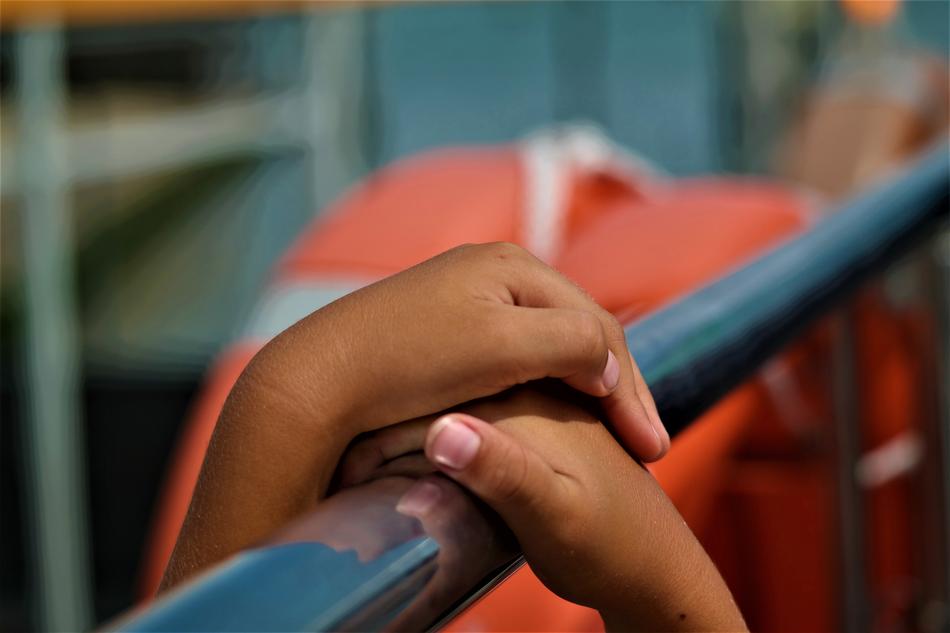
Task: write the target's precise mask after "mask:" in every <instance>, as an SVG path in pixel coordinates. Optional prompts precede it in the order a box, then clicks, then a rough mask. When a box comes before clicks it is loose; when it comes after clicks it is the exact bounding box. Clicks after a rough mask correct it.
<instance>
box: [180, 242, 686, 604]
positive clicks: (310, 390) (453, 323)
mask: <svg viewBox="0 0 950 633" xmlns="http://www.w3.org/2000/svg"><path fill="white" fill-rule="evenodd" d="M544 377H555V378H561V379H563V380H564V381H565V382H566V383H568V384H569V385H571V386H573V387H575V388H577V389H579V390H581V391H584V392H586V393H588V394H591V395H593V396H598V397H600V402H601V403H602V405H603V411H604V413H605V418H606V419H607V420H608V421H609V422H610V423H611V424H612V426H613V428H614V429H615V431H616V433H617V434H618V436H619V437H621V438H622V441H623V442H624V444H625V445H626V447H627V448H628V449H629V450H631V451H632V452H633V453H634V454H636V455H638V456H640V457H641V458H643V459H648V460H649V459H657V458H659V457H660V456H661V455H662V454H663V453H664V452H665V451H666V450H667V449H668V447H669V436H668V435H667V434H666V431H665V430H664V429H663V426H662V424H661V423H660V421H659V417H658V416H657V413H656V407H655V405H654V404H653V400H652V398H651V397H650V393H649V391H648V389H647V387H646V385H645V383H644V381H643V378H642V377H641V376H640V372H639V370H638V369H637V367H636V365H635V364H634V363H633V361H632V359H631V357H630V355H629V353H628V352H627V348H626V343H625V340H624V336H623V331H622V329H621V327H620V325H619V324H618V323H617V321H616V320H615V319H614V318H613V317H612V316H611V315H610V314H609V313H607V312H606V311H604V310H603V309H601V308H600V307H599V306H598V305H597V304H596V303H594V301H592V300H591V299H590V298H589V297H588V296H587V295H585V294H584V292H583V291H581V290H580V289H579V288H577V287H576V286H574V285H573V284H572V283H571V282H569V281H568V280H567V279H565V278H564V277H562V276H561V275H560V274H558V273H557V272H556V271H554V270H553V269H551V268H549V267H547V266H545V265H544V264H543V263H541V262H540V261H539V260H537V259H536V258H534V257H533V256H532V255H530V254H528V253H527V252H526V251H524V250H523V249H521V248H518V247H516V246H513V245H510V244H486V245H478V246H464V247H459V248H456V249H453V250H451V251H449V252H447V253H444V254H442V255H440V256H438V257H435V258H433V259H431V260H428V261H426V262H423V263H422V264H419V265H418V266H415V267H413V268H410V269H409V270H406V271H404V272H402V273H400V274H397V275H394V276H392V277H389V278H387V279H384V280H382V281H380V282H378V283H375V284H372V285H370V286H367V287H366V288H363V289H361V290H359V291H357V292H354V293H353V294H351V295H348V296H346V297H344V298H342V299H340V300H339V301H336V302H334V303H332V304H330V305H328V306H326V307H324V308H323V309H321V310H318V311H316V312H314V313H313V314H311V315H310V316H308V317H306V318H305V319H302V320H301V321H299V322H298V323H297V324H295V325H294V326H293V327H291V328H290V329H288V330H287V331H285V332H283V333H282V334H280V335H279V336H277V337H276V338H275V339H274V340H272V341H271V342H270V343H268V344H267V345H266V346H265V347H264V348H263V349H262V350H261V352H260V353H259V354H258V355H257V356H256V357H255V358H254V360H253V361H252V362H251V364H250V365H249V366H248V368H247V369H246V370H245V371H244V373H243V374H242V375H241V378H240V379H239V380H238V382H237V384H236V385H235V387H234V389H233V390H232V391H231V394H230V396H229V397H228V400H227V402H226V404H225V406H224V409H223V411H222V413H221V416H220V418H219V420H218V424H217V427H216V429H215V432H214V435H213V437H212V440H211V444H210V446H209V448H208V452H207V455H206V457H205V462H204V465H203V466H202V471H201V475H200V478H199V481H198V485H197V487H196V489H195V493H194V496H193V498H192V502H191V506H190V508H189V512H188V516H187V518H186V520H185V524H184V526H183V528H182V532H181V535H180V536H179V539H178V542H177V544H176V547H175V551H174V553H173V555H172V559H171V561H170V562H169V566H168V570H167V571H166V574H165V578H164V582H163V586H168V585H169V584H172V583H174V582H177V581H178V580H180V579H182V578H184V577H186V576H187V575H189V574H191V573H192V572H194V571H196V570H198V569H200V568H202V567H204V566H205V565H207V564H209V563H211V562H214V561H216V560H220V559H222V558H224V557H225V556H227V555H229V554H232V553H234V552H235V551H237V550H239V549H241V548H243V547H246V546H248V545H249V544H250V543H253V542H256V541H259V540H260V539H262V538H264V537H266V536H267V535H268V534H270V533H272V532H273V531H274V530H275V529H277V528H278V527H280V526H281V525H283V524H285V523H286V522H287V521H289V520H290V519H292V518H294V517H295V516H297V515H299V514H301V513H302V512H304V511H306V510H307V509H309V508H310V507H312V506H313V504H314V503H316V501H317V500H318V499H319V498H321V497H322V496H323V495H324V494H325V492H326V489H327V485H328V484H329V481H330V477H331V475H332V473H333V469H334V467H335V465H336V463H337V461H338V460H339V458H340V456H341V454H342V453H343V450H344V448H345V447H346V446H347V444H348V443H349V442H350V441H351V440H352V439H353V438H354V437H356V435H358V434H359V433H362V432H365V431H369V430H372V429H378V428H381V427H384V426H386V425H390V424H395V423H397V422H399V421H401V420H406V419H410V418H415V417H418V416H421V415H426V414H431V413H433V412H437V411H441V410H444V409H446V408H448V407H452V406H455V405H458V404H460V403H463V402H467V401H469V400H472V399H474V398H478V397H482V396H487V395H491V394H494V393H498V392H500V391H503V390H504V389H507V388H508V387H511V386H512V385H517V384H520V383H524V382H527V381H530V380H534V379H538V378H544Z"/></svg>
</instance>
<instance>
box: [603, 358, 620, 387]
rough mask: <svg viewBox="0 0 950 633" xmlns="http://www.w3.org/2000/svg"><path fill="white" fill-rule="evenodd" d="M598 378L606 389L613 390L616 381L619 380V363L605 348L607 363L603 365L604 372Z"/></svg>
mask: <svg viewBox="0 0 950 633" xmlns="http://www.w3.org/2000/svg"><path fill="white" fill-rule="evenodd" d="M600 379H601V381H602V382H603V383H604V388H605V389H607V391H613V390H614V388H615V387H616V386H617V383H618V382H620V363H618V362H617V357H616V356H614V353H613V352H612V351H610V350H607V365H605V366H604V374H603V376H601V378H600Z"/></svg>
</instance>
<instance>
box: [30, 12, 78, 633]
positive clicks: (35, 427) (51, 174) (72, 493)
mask: <svg viewBox="0 0 950 633" xmlns="http://www.w3.org/2000/svg"><path fill="white" fill-rule="evenodd" d="M15 55H16V77H15V85H14V87H15V90H16V106H17V134H18V140H19V142H18V151H17V156H16V166H17V170H18V172H19V173H18V176H19V177H20V182H21V183H22V185H23V189H22V191H21V193H22V206H21V209H22V213H23V222H22V226H23V242H22V244H23V256H24V278H25V284H24V286H25V304H26V323H25V326H26V330H25V340H24V343H25V345H24V361H25V366H26V376H27V389H26V394H25V400H26V416H25V421H26V424H25V433H24V438H25V442H26V463H27V464H28V470H29V473H28V475H29V476H28V478H27V481H28V482H29V486H30V489H29V493H28V495H27V497H28V499H29V504H30V520H31V530H30V534H31V536H32V541H33V546H34V551H35V554H36V563H35V577H36V580H37V584H38V586H37V593H38V597H39V609H40V613H39V617H40V621H39V626H40V628H41V629H44V630H83V629H87V628H89V626H90V625H91V624H92V618H91V610H90V600H89V588H90V577H89V566H88V555H87V549H88V536H87V528H86V511H85V505H86V504H85V499H86V496H85V495H86V487H85V477H84V470H83V447H82V437H81V435H80V432H79V431H80V423H81V420H80V401H79V394H78V381H77V374H78V363H77V360H78V342H77V332H76V321H75V315H76V307H75V301H74V296H73V293H74V287H75V282H74V274H73V262H72V239H71V217H70V208H69V199H68V192H67V190H66V184H65V183H66V173H65V171H66V167H67V166H66V165H65V164H64V162H65V161H64V157H65V148H64V147H63V138H64V137H63V116H64V109H65V95H64V87H63V83H64V77H63V74H64V72H65V70H64V64H63V59H62V57H63V35H62V32H61V30H60V29H59V28H58V26H57V25H55V24H50V25H48V26H44V27H42V28H28V29H26V30H24V31H22V32H20V33H18V34H17V38H16V49H15Z"/></svg>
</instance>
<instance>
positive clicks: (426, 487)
mask: <svg viewBox="0 0 950 633" xmlns="http://www.w3.org/2000/svg"><path fill="white" fill-rule="evenodd" d="M441 497H442V489H441V488H439V487H438V486H437V485H435V484H434V483H432V482H431V481H417V482H416V483H414V484H412V487H411V488H409V490H407V491H406V492H405V494H403V496H402V497H401V498H400V499H399V503H397V504H396V512H398V513H400V514H405V515H406V516H411V517H416V518H422V517H424V516H425V515H427V514H428V513H429V510H431V509H432V507H433V506H435V504H436V503H437V502H438V501H439V499H440V498H441Z"/></svg>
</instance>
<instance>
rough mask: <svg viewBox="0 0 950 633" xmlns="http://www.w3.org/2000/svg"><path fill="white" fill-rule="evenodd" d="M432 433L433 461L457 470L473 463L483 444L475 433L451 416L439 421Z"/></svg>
mask: <svg viewBox="0 0 950 633" xmlns="http://www.w3.org/2000/svg"><path fill="white" fill-rule="evenodd" d="M432 432H433V434H434V435H433V438H432V443H431V452H432V459H434V460H435V461H436V462H438V463H439V464H442V465H443V466H448V467H449V468H454V469H456V470H461V469H462V468H465V467H466V466H468V465H469V464H471V463H472V460H473V459H474V458H475V454H476V453H477V452H478V447H479V446H480V445H481V443H482V438H480V437H479V436H478V434H477V433H476V432H475V431H473V430H472V429H471V428H469V427H468V426H467V425H466V424H465V423H463V422H460V421H459V420H457V419H455V418H453V417H451V416H445V417H443V418H440V419H439V420H437V421H436V423H435V427H434V428H433V430H432Z"/></svg>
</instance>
